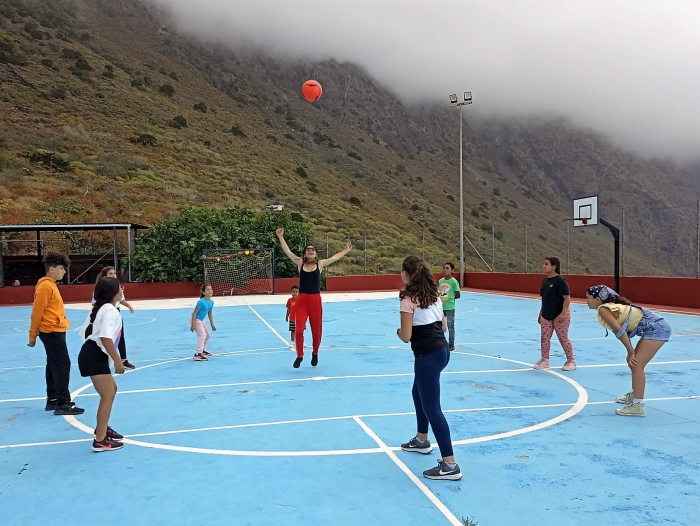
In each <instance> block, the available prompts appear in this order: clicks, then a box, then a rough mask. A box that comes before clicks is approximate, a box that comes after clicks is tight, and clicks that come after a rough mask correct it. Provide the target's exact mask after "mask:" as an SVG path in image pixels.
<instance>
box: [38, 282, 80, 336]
mask: <svg viewBox="0 0 700 526" xmlns="http://www.w3.org/2000/svg"><path fill="white" fill-rule="evenodd" d="M68 327H70V322H69V321H68V318H66V310H65V309H64V308H63V298H61V293H60V292H58V287H57V286H56V282H55V281H54V280H52V279H51V278H49V277H48V276H46V277H43V278H41V279H40V280H39V282H38V283H37V284H36V289H35V291H34V304H33V305H32V323H31V325H30V327H29V341H30V342H35V341H36V336H37V334H38V333H39V331H41V332H66V331H67V330H68Z"/></svg>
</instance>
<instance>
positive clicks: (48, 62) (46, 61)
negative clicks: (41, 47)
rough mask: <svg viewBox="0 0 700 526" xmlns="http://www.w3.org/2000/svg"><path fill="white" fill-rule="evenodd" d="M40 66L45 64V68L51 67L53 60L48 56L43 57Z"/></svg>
mask: <svg viewBox="0 0 700 526" xmlns="http://www.w3.org/2000/svg"><path fill="white" fill-rule="evenodd" d="M41 65H42V66H46V67H47V68H52V67H53V60H51V59H50V58H45V59H44V60H42V61H41Z"/></svg>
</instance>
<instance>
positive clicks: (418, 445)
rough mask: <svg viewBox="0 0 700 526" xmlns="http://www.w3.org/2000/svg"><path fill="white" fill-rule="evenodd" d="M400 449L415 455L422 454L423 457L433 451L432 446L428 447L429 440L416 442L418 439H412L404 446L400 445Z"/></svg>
mask: <svg viewBox="0 0 700 526" xmlns="http://www.w3.org/2000/svg"><path fill="white" fill-rule="evenodd" d="M401 449H403V450H404V451H415V452H416V453H423V454H424V455H427V454H428V453H430V452H431V451H432V450H433V446H431V445H430V440H426V441H425V442H418V438H417V437H413V438H412V439H411V440H409V441H408V442H406V443H405V444H401Z"/></svg>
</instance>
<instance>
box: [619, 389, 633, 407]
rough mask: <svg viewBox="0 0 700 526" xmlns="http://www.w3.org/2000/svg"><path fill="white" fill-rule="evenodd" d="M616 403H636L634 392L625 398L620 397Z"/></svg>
mask: <svg viewBox="0 0 700 526" xmlns="http://www.w3.org/2000/svg"><path fill="white" fill-rule="evenodd" d="M615 401H616V402H617V403H618V404H625V405H627V404H631V403H632V402H634V392H632V391H630V392H629V393H627V394H626V395H625V396H620V397H618V398H615Z"/></svg>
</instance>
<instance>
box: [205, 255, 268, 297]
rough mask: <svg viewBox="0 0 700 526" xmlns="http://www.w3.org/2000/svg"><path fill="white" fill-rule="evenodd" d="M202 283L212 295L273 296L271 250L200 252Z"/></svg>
mask: <svg viewBox="0 0 700 526" xmlns="http://www.w3.org/2000/svg"><path fill="white" fill-rule="evenodd" d="M202 264H203V268H204V282H205V283H209V284H210V285H211V286H212V288H213V289H214V296H236V295H241V294H274V293H275V281H274V275H275V274H274V269H275V257H274V250H273V249H271V248H256V249H252V250H246V249H212V250H204V251H202Z"/></svg>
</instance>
